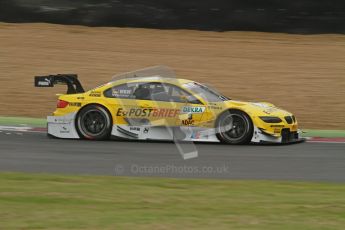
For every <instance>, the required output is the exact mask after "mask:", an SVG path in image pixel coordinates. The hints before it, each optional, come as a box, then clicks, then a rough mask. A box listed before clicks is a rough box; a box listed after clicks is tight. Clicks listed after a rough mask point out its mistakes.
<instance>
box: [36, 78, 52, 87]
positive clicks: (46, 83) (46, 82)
mask: <svg viewBox="0 0 345 230" xmlns="http://www.w3.org/2000/svg"><path fill="white" fill-rule="evenodd" d="M50 83H51V81H50V79H48V78H46V79H44V81H39V82H38V85H39V86H50Z"/></svg>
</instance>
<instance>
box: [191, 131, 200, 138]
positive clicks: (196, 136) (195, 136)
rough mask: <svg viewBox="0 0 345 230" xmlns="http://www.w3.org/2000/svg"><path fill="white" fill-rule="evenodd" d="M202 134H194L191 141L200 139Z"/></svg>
mask: <svg viewBox="0 0 345 230" xmlns="http://www.w3.org/2000/svg"><path fill="white" fill-rule="evenodd" d="M200 135H201V132H193V133H192V135H191V139H200Z"/></svg>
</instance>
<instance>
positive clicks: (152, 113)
mask: <svg viewBox="0 0 345 230" xmlns="http://www.w3.org/2000/svg"><path fill="white" fill-rule="evenodd" d="M179 112H180V110H179V109H161V108H159V109H158V108H131V109H129V110H125V109H123V108H119V109H118V110H117V112H116V116H118V117H153V118H156V117H176V115H177V114H179Z"/></svg>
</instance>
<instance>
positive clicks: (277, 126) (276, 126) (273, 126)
mask: <svg viewBox="0 0 345 230" xmlns="http://www.w3.org/2000/svg"><path fill="white" fill-rule="evenodd" d="M271 127H272V128H282V127H284V125H271Z"/></svg>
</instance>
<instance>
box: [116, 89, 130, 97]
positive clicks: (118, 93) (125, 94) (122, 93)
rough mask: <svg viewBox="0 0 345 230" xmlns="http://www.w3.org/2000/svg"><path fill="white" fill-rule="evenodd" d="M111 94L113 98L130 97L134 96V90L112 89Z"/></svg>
mask: <svg viewBox="0 0 345 230" xmlns="http://www.w3.org/2000/svg"><path fill="white" fill-rule="evenodd" d="M111 94H112V96H113V97H119V96H122V97H129V95H130V94H132V90H130V89H120V90H117V89H112V91H111Z"/></svg>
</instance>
